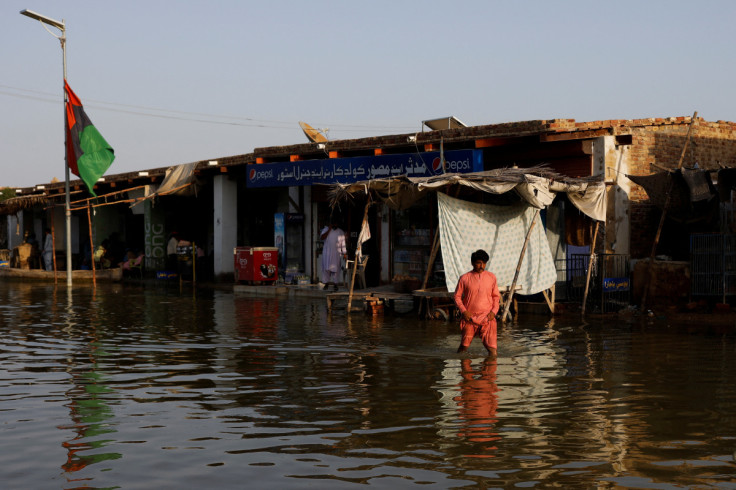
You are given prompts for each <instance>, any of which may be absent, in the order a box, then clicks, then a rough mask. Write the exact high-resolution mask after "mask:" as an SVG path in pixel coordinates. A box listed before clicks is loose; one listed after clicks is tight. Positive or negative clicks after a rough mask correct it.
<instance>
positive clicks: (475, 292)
mask: <svg viewBox="0 0 736 490" xmlns="http://www.w3.org/2000/svg"><path fill="white" fill-rule="evenodd" d="M488 259H489V257H488V254H487V253H486V252H485V250H476V251H475V252H473V253H472V254H471V255H470V262H471V263H472V264H473V270H471V271H470V272H466V273H465V274H463V275H462V276H460V279H459V280H458V281H457V288H455V297H454V299H455V305H456V306H457V309H458V311H459V312H460V313H461V314H462V319H461V320H460V330H461V331H462V339H461V340H460V347H458V348H457V351H458V352H465V351H466V350H468V347H470V343H471V342H472V341H473V338H474V337H480V339H481V341H482V342H483V345H484V346H485V348H486V350H488V354H489V355H490V357H494V358H495V357H496V347H497V343H496V313H497V312H498V307H499V304H500V300H501V294H500V293H499V291H498V282H497V281H496V276H495V274H493V273H492V272H490V271H487V270H486V264H487V263H488Z"/></svg>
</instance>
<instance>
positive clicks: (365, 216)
mask: <svg viewBox="0 0 736 490" xmlns="http://www.w3.org/2000/svg"><path fill="white" fill-rule="evenodd" d="M370 207H371V201H370V199H369V200H368V202H367V203H366V205H365V211H364V212H363V221H362V222H361V225H360V229H361V230H362V229H363V227H364V226H365V223H366V221H368V210H369V209H370ZM358 241H360V233H359V234H358ZM361 245H362V244H361V243H358V245H357V246H356V247H355V257H354V258H353V273H352V275H351V277H350V292H349V293H348V312H350V311H351V310H352V308H353V288H354V287H355V274H356V272H357V271H358V259H359V257H358V250H360V248H361Z"/></svg>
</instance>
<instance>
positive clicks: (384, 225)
mask: <svg viewBox="0 0 736 490" xmlns="http://www.w3.org/2000/svg"><path fill="white" fill-rule="evenodd" d="M379 209H380V213H379V221H380V223H381V243H380V249H381V276H380V281H381V283H383V284H387V283H390V282H391V277H390V275H389V272H390V263H391V234H390V233H389V230H390V229H391V228H390V227H389V223H388V220H389V217H390V216H391V211H390V210H389V207H388V206H386V205H385V204H380V208H379Z"/></svg>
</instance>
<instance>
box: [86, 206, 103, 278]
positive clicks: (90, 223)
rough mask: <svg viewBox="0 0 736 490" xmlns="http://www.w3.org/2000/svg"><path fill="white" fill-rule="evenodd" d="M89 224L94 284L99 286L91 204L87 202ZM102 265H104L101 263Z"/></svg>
mask: <svg viewBox="0 0 736 490" xmlns="http://www.w3.org/2000/svg"><path fill="white" fill-rule="evenodd" d="M87 223H88V224H89V251H90V253H91V254H92V255H91V256H90V259H92V260H91V261H90V262H92V284H94V285H95V286H96V285H97V269H96V268H95V244H94V242H93V241H92V215H91V213H90V211H89V202H87ZM100 263H102V262H101V261H100Z"/></svg>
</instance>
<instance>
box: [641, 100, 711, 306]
mask: <svg viewBox="0 0 736 490" xmlns="http://www.w3.org/2000/svg"><path fill="white" fill-rule="evenodd" d="M697 117H698V111H695V112H693V117H692V119H691V120H690V127H689V128H688V129H687V136H686V137H685V144H684V145H683V146H682V153H680V161H679V162H677V168H678V169H680V168H682V162H683V160H684V159H685V152H686V151H687V145H688V143H689V142H690V133H691V132H692V130H693V126H694V125H695V119H696V118H697ZM667 175H668V177H669V179H670V182H669V186H668V187H667V196H666V197H665V199H664V206H663V207H662V216H661V217H660V218H659V226H658V227H657V233H656V234H655V235H654V243H652V252H651V253H650V255H649V275H648V277H647V283H646V285H645V286H644V295H643V296H642V298H641V309H642V310H644V308H645V307H646V304H647V296H649V288H650V287H651V285H652V277H653V275H654V256H655V255H656V254H657V245H658V244H659V236H660V235H661V234H662V227H663V226H664V219H665V217H666V216H667V208H668V207H669V205H670V199H671V198H672V188H673V186H674V182H673V181H672V175H670V174H667Z"/></svg>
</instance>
